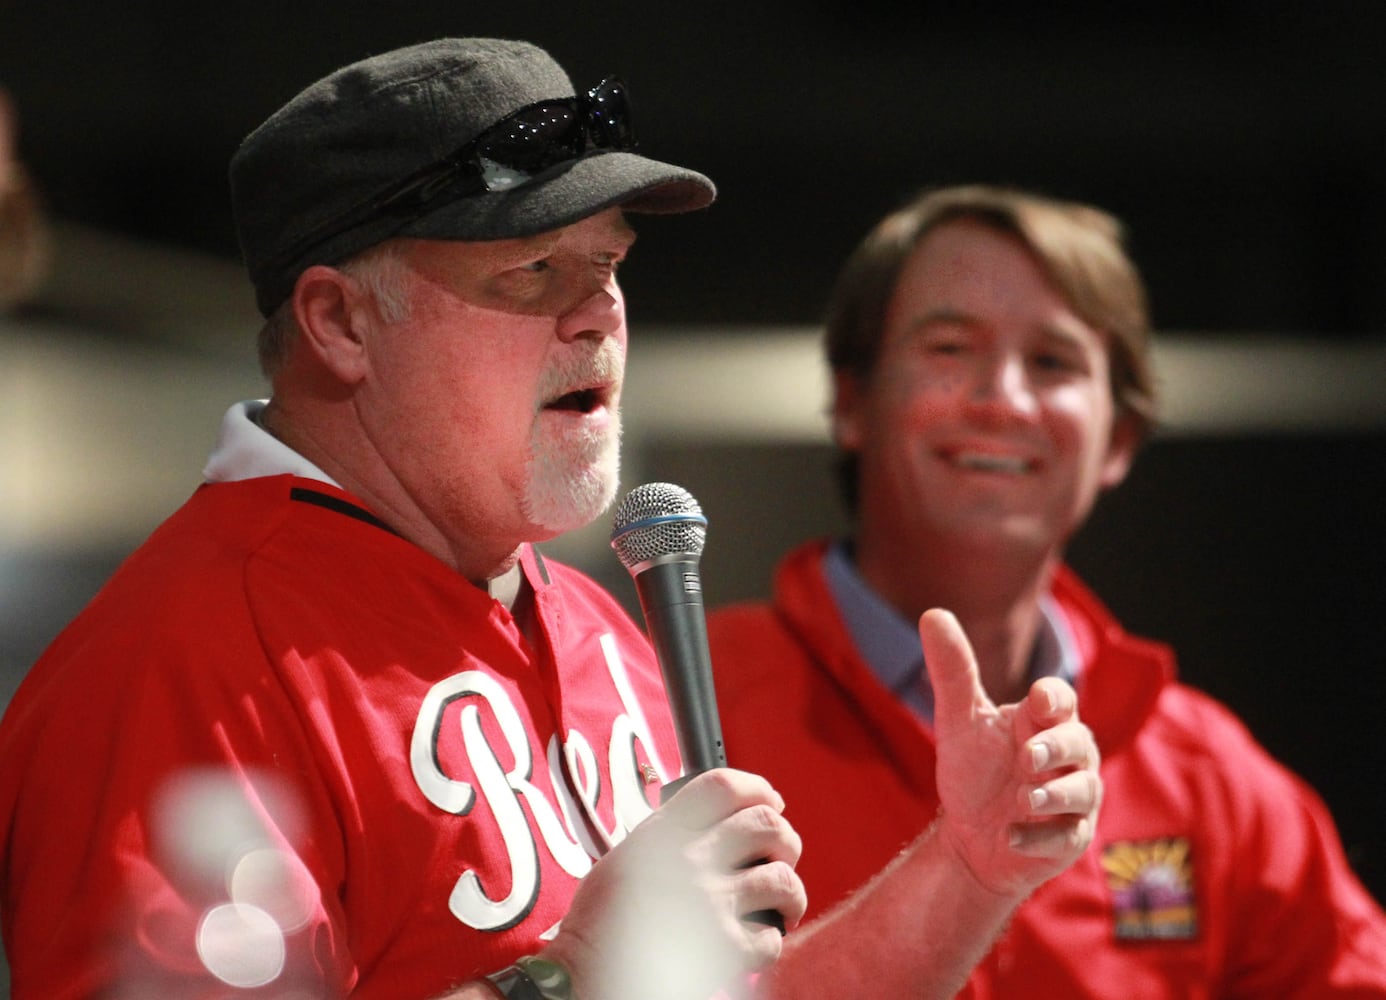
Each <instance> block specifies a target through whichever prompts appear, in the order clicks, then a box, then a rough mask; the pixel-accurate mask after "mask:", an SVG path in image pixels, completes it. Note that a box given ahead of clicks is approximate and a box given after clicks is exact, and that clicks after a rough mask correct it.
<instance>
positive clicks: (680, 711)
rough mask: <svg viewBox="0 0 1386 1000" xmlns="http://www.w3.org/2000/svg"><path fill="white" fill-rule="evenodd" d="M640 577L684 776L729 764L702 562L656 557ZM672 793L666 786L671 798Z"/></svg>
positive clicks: (638, 582)
mask: <svg viewBox="0 0 1386 1000" xmlns="http://www.w3.org/2000/svg"><path fill="white" fill-rule="evenodd" d="M635 583H636V590H637V591H638V592H639V594H640V610H641V611H642V612H644V615H645V630H646V632H647V633H648V634H649V637H650V642H651V643H652V644H653V645H654V648H655V656H656V657H657V658H658V659H659V669H660V672H661V673H662V674H663V675H664V689H665V691H666V692H667V694H668V698H669V709H670V711H671V712H672V713H673V716H674V729H675V734H676V735H677V737H678V741H679V753H680V754H681V755H682V757H683V766H684V771H685V772H686V775H685V777H684V778H681V779H679V782H682V781H685V780H687V778H691V777H692V776H694V775H697V774H701V773H702V772H704V771H709V770H711V769H712V768H714V767H726V766H727V754H726V750H725V749H724V747H723V745H722V723H721V720H720V719H719V718H718V715H717V692H716V691H715V690H714V688H713V682H712V657H711V654H710V653H709V652H708V645H707V620H706V617H705V615H704V613H703V588H702V582H701V580H700V579H699V576H698V566H697V563H696V561H690V560H689V559H688V558H683V559H678V560H669V561H665V562H661V563H656V564H655V565H653V566H651V567H649V568H648V569H646V570H644V571H643V572H642V573H640V574H639V575H638V576H636V578H635ZM671 784H672V783H671ZM675 790H677V789H675ZM672 794H673V791H667V790H666V791H665V792H664V795H665V797H666V798H667V797H668V796H669V795H672Z"/></svg>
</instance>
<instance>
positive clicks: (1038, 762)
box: [1021, 719, 1101, 776]
mask: <svg viewBox="0 0 1386 1000" xmlns="http://www.w3.org/2000/svg"><path fill="white" fill-rule="evenodd" d="M1021 753H1022V754H1023V760H1022V762H1021V763H1022V767H1023V768H1024V769H1025V770H1027V771H1028V773H1030V774H1033V775H1036V776H1043V775H1044V774H1046V773H1047V772H1050V771H1063V770H1071V769H1073V768H1081V769H1093V770H1096V769H1097V765H1098V762H1099V761H1100V760H1101V754H1100V753H1099V752H1098V749H1097V741H1096V740H1095V739H1093V735H1092V730H1091V729H1089V728H1088V727H1087V726H1086V725H1084V724H1083V723H1081V722H1079V721H1078V720H1077V719H1070V720H1069V721H1068V722H1061V723H1059V724H1058V725H1056V726H1051V727H1050V728H1048V729H1045V730H1043V731H1042V732H1039V733H1036V734H1035V735H1034V736H1031V737H1030V738H1029V739H1028V740H1026V741H1025V743H1024V744H1023V745H1022V747H1021Z"/></svg>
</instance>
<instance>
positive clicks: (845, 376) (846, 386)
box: [832, 371, 865, 451]
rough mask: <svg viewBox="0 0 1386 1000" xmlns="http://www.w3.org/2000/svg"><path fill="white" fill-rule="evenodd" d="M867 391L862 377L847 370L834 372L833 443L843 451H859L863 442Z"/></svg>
mask: <svg viewBox="0 0 1386 1000" xmlns="http://www.w3.org/2000/svg"><path fill="white" fill-rule="evenodd" d="M864 396H865V391H864V389H863V387H862V384H861V379H860V378H859V377H857V376H856V375H853V374H851V373H850V372H846V371H837V372H834V373H833V402H832V431H833V443H834V444H836V445H837V446H838V447H839V448H841V449H842V450H843V451H857V450H859V449H860V448H861V442H862V433H861V428H862V420H863V417H862V413H861V409H862V406H863V405H865V403H864V399H863V397H864Z"/></svg>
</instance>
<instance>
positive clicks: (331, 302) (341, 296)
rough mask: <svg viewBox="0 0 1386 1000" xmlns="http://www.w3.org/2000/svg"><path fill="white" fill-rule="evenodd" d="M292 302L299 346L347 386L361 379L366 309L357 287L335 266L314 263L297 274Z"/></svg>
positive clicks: (365, 364)
mask: <svg viewBox="0 0 1386 1000" xmlns="http://www.w3.org/2000/svg"><path fill="white" fill-rule="evenodd" d="M292 302H293V310H294V318H295V319H296V320H297V321H298V328H299V330H300V332H301V337H302V340H303V346H304V347H305V348H306V349H307V350H308V351H309V352H311V353H312V355H313V356H314V357H315V358H317V359H318V362H319V363H320V364H321V365H322V366H323V367H325V368H327V369H328V370H329V371H330V372H331V373H332V374H333V375H334V376H336V378H338V379H339V380H340V381H342V382H344V383H347V384H348V385H354V384H355V383H357V382H359V381H360V380H361V379H363V378H365V375H366V370H367V367H368V365H369V358H368V356H367V352H366V336H365V334H366V331H367V329H368V323H369V316H370V312H369V303H368V302H367V300H366V297H365V296H364V295H363V294H362V291H361V286H360V285H359V284H358V283H357V282H356V281H355V280H354V279H353V278H352V277H351V276H350V275H348V274H344V273H343V272H341V271H339V270H337V269H336V268H335V267H328V266H327V265H325V264H314V265H313V266H312V267H309V268H307V269H306V270H304V272H303V273H302V274H300V275H299V276H298V281H297V282H296V283H295V284H294V292H293V299H292Z"/></svg>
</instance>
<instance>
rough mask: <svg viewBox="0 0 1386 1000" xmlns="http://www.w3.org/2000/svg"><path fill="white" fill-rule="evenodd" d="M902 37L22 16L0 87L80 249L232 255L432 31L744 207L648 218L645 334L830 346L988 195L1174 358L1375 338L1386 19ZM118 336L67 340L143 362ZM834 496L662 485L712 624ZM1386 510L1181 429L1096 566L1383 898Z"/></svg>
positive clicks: (1128, 490)
mask: <svg viewBox="0 0 1386 1000" xmlns="http://www.w3.org/2000/svg"><path fill="white" fill-rule="evenodd" d="M897 6H899V5H897V4H895V3H884V2H878V0H856V2H853V3H823V2H820V3H801V4H790V3H784V2H762V3H747V4H739V3H738V4H718V3H708V4H702V5H696V4H659V3H631V2H620V0H616V2H607V3H604V4H600V5H596V4H557V3H554V4H550V3H534V2H506V3H501V4H495V3H485V4H482V3H468V2H451V3H442V2H418V3H393V4H391V3H362V2H337V3H330V4H329V3H325V2H321V0H308V2H295V0H287V2H280V3H275V4H270V3H243V2H242V3H237V2H226V3H215V4H192V3H175V2H172V0H126V2H123V3H119V4H110V5H96V4H92V5H86V4H82V5H77V4H71V3H63V2H50V3H24V4H17V3H8V4H4V5H0V85H4V86H6V87H8V88H9V90H10V91H11V93H12V95H13V97H14V98H15V100H16V102H17V104H18V107H19V110H20V114H21V119H22V126H23V127H22V135H21V152H22V153H23V155H24V158H25V159H26V161H27V162H28V164H29V166H30V168H31V170H32V171H33V173H34V174H36V175H37V177H38V178H39V181H40V183H41V185H42V187H43V189H44V192H45V195H46V198H47V201H48V204H49V206H50V209H51V210H52V212H53V214H54V216H55V217H56V218H59V219H65V220H70V221H73V222H77V223H81V224H84V225H89V226H92V227H96V228H98V229H104V230H109V231H111V232H113V233H120V234H123V235H126V236H132V237H136V238H138V239H141V240H147V241H150V242H154V243H159V244H164V245H168V246H173V247H178V248H183V249H188V250H194V251H198V252H202V253H207V254H211V255H215V256H220V257H225V258H227V259H228V260H229V259H234V257H235V254H236V247H235V240H234V236H233V233H232V230H231V225H230V220H229V211H228V207H227V197H226V185H225V167H226V162H227V159H228V157H229V156H230V154H231V152H232V151H233V150H234V148H235V146H236V144H237V143H238V142H239V140H240V139H241V138H242V137H243V136H244V135H245V134H246V133H247V132H249V131H250V130H251V129H252V128H253V127H254V126H255V125H257V124H258V123H259V122H260V121H261V120H262V119H263V118H264V117H265V116H266V115H268V114H269V113H270V112H271V111H273V110H274V109H275V108H276V107H278V106H279V105H280V104H281V103H282V102H283V101H285V100H286V99H288V98H289V97H290V96H291V95H292V94H293V93H294V92H296V91H297V90H298V89H299V88H300V87H301V86H303V85H305V84H306V83H308V82H310V81H311V80H313V79H315V78H317V77H319V76H321V75H322V74H324V73H326V72H328V71H330V70H331V69H333V68H335V67H337V66H339V65H341V64H344V63H346V62H349V61H352V60H355V59H357V58H360V57H363V56H365V55H368V54H370V53H373V52H377V51H381V50H384V49H387V48H391V47H394V46H396V45H401V44H406V43H411V42H415V41H422V40H426V39H428V38H432V37H437V36H440V35H444V34H476V35H485V34H491V35H499V36H506V37H523V38H528V39H530V40H533V41H536V42H539V43H540V44H542V45H544V46H545V47H546V48H548V49H549V50H550V51H551V52H553V53H554V55H555V56H556V57H557V58H558V59H559V61H560V62H562V63H563V64H564V65H565V66H566V67H567V68H568V69H569V71H570V73H571V75H572V76H573V78H574V80H575V82H577V83H578V85H579V86H580V87H585V86H587V85H589V84H590V83H593V82H595V81H596V80H597V79H599V78H600V77H601V76H603V75H605V74H607V73H609V72H613V71H615V72H618V73H620V74H621V75H623V76H624V77H625V79H626V80H627V82H628V84H629V85H630V87H631V90H632V92H633V94H634V98H635V101H636V110H637V113H638V125H639V128H640V132H641V135H642V139H643V141H644V143H645V147H646V149H647V150H648V151H650V152H651V153H653V154H655V155H658V156H661V157H663V158H667V159H672V160H674V161H676V162H680V163H684V164H686V165H689V166H693V167H696V168H699V169H702V170H704V171H705V172H706V173H708V174H709V175H711V176H712V177H713V178H714V179H715V180H716V181H717V182H718V184H719V186H720V188H721V197H720V199H719V201H718V203H717V205H715V206H714V207H713V208H712V209H711V210H709V211H708V212H706V213H701V214H700V215H697V216H690V217H683V218H679V219H649V220H645V221H641V222H640V223H639V228H640V230H641V234H642V236H641V246H640V250H639V252H638V253H637V254H635V256H634V257H633V258H632V259H631V260H630V261H629V262H628V264H627V265H626V266H625V269H624V271H623V281H624V284H625V287H626V290H627V294H628V295H629V297H630V299H631V303H632V308H631V314H632V325H633V328H635V329H637V331H638V330H639V328H640V327H641V326H648V327H650V328H658V327H659V326H661V325H665V326H668V325H677V324H697V325H716V326H719V327H723V326H725V327H726V328H727V329H730V330H735V329H736V328H738V327H742V326H745V327H753V326H755V325H757V324H767V323H771V324H781V323H788V324H812V323H815V322H816V321H817V320H818V318H819V314H820V311H821V308H822V305H823V301H824V298H825V295H826V287H827V285H828V283H829V282H830V280H831V278H832V275H833V273H834V272H835V269H836V267H837V264H838V262H839V261H840V260H841V258H842V257H843V256H844V255H845V254H846V253H847V251H848V250H849V249H850V247H851V246H852V245H853V244H854V243H855V241H856V240H857V239H858V238H859V237H860V235H861V234H862V233H863V232H864V230H865V229H866V228H867V227H868V225H869V224H870V223H871V222H872V221H874V219H875V218H876V217H877V216H879V215H880V214H882V213H883V212H885V211H886V210H888V209H889V208H891V207H893V206H894V205H895V204H897V203H898V202H899V201H900V200H902V199H903V198H904V197H906V196H907V195H908V194H910V193H912V192H913V191H914V190H915V189H917V188H918V187H920V186H924V185H933V184H940V183H952V182H961V181H974V180H985V181H994V182H1008V183H1016V184H1020V185H1024V186H1027V187H1032V188H1037V189H1040V190H1044V191H1048V192H1050V193H1053V194H1058V195H1064V196H1071V197H1076V198H1080V199H1083V200H1087V201H1092V202H1095V203H1097V204H1100V205H1102V206H1104V207H1106V208H1108V209H1110V210H1112V211H1114V212H1115V213H1116V214H1117V215H1119V216H1120V217H1121V218H1123V219H1124V220H1125V221H1126V222H1127V223H1128V225H1129V227H1130V231H1131V237H1132V239H1131V245H1132V250H1133V253H1134V255H1135V257H1136V259H1137V261H1138V262H1139V263H1140V264H1141V266H1142V268H1143V270H1144V272H1145V274H1146V277H1147V280H1148V284H1149V288H1150V292H1151V296H1152V300H1153V306H1154V316H1155V320H1156V324H1157V326H1158V327H1159V328H1160V329H1162V330H1165V331H1186V332H1190V333H1194V334H1198V335H1201V336H1205V337H1209V338H1215V339H1224V340H1228V341H1236V340H1239V339H1246V338H1249V337H1251V336H1252V335H1255V334H1261V333H1277V334H1279V333H1283V334H1287V335H1292V336H1296V337H1301V338H1308V339H1309V340H1310V341H1311V342H1318V343H1322V344H1323V345H1324V346H1325V348H1326V349H1327V348H1329V347H1331V346H1332V345H1334V344H1342V343H1344V342H1349V341H1351V342H1365V341H1367V340H1380V338H1382V337H1383V335H1386V69H1383V62H1382V53H1383V52H1386V17H1384V16H1383V11H1384V10H1386V8H1383V5H1381V4H1379V3H1375V2H1360V3H1341V2H1328V3H1316V4H1294V5H1290V4H1266V3H1252V2H1226V3H1200V4H1184V3H1173V2H1171V3H1160V4H1141V3H1134V4H1091V3H1089V4H1081V3H1078V4H1064V5H1052V6H1051V5H1043V4H1035V3H996V4H977V5H966V7H965V8H964V5H957V4H949V5H943V4H929V3H923V4H913V5H908V8H907V9H906V10H897V9H896V8H897ZM43 308H44V309H46V310H49V311H51V312H53V313H55V314H59V315H61V314H63V313H64V311H65V310H66V311H68V312H69V313H80V312H82V311H83V310H85V311H86V312H88V313H90V312H91V311H92V310H93V308H94V307H93V306H92V305H91V304H90V303H89V302H88V303H85V304H83V305H81V306H75V305H70V304H69V305H65V304H64V303H62V302H48V303H45V304H44V305H43ZM97 311H98V312H100V313H101V314H100V315H95V316H92V315H68V316H64V317H62V318H67V319H75V320H78V321H83V322H89V323H90V324H91V325H96V326H99V327H100V328H101V329H103V330H105V331H107V332H108V333H109V334H110V335H112V336H123V337H129V338H139V337H141V336H142V335H143V334H144V331H143V330H142V329H141V327H140V324H139V323H138V321H136V320H133V319H131V318H129V317H127V316H125V315H123V314H122V313H121V312H120V311H119V310H118V309H115V308H112V309H110V310H105V311H103V310H100V309H99V308H98V309H97ZM1383 375H1386V372H1384V373H1383ZM1249 377H1250V376H1249ZM1267 405H1268V406H1270V407H1273V406H1274V401H1273V400H1268V403H1267ZM827 466H828V456H827V454H826V451H825V450H824V449H814V448H803V447H766V448H763V449H758V448H756V447H754V446H728V445H716V444H709V445H706V446H699V445H685V446H679V447H670V448H667V449H661V451H660V453H659V454H658V455H654V456H649V457H648V459H647V463H646V468H647V469H649V470H650V471H651V472H652V473H654V475H653V476H652V477H651V478H669V479H672V480H673V481H676V482H683V483H685V484H686V485H687V486H688V487H689V488H690V489H691V490H692V491H693V492H694V493H695V495H698V496H699V497H700V498H701V499H703V501H704V506H705V507H706V508H707V509H708V510H709V515H710V517H712V518H713V519H714V524H715V525H718V526H719V527H718V528H717V529H716V531H717V533H714V536H713V542H712V543H711V544H710V546H709V550H708V554H707V556H706V558H705V566H706V572H705V577H706V579H707V585H708V591H709V594H708V596H709V600H710V601H711V602H714V603H715V602H717V601H718V600H719V599H720V598H730V597H736V596H746V595H754V594H756V593H760V592H763V591H764V589H765V586H766V583H767V579H768V572H769V566H770V564H771V562H773V560H774V558H775V557H776V556H777V555H778V554H779V553H780V552H781V551H783V549H784V548H785V547H787V546H788V545H789V544H791V543H792V541H794V540H795V539H796V538H798V537H801V536H802V535H805V534H809V533H816V532H818V531H822V530H826V529H831V528H833V527H834V526H836V525H837V523H838V520H837V518H838V514H837V509H836V505H835V502H834V500H833V498H832V495H831V486H830V484H829V479H828V474H827ZM787 483H791V484H795V485H792V486H787V485H786V484H787ZM1383 483H1386V428H1382V427H1380V426H1376V427H1375V428H1371V427H1368V428H1357V429H1352V430H1341V431H1335V430H1322V429H1320V430H1310V431H1299V432H1283V433H1280V432H1269V431H1264V430H1263V431H1258V432H1255V433H1248V434H1238V433H1235V432H1218V433H1216V434H1213V433H1208V434H1185V435H1170V436H1164V437H1161V438H1157V439H1156V441H1155V442H1154V443H1152V445H1151V446H1150V447H1149V449H1148V450H1147V452H1146V454H1145V455H1144V456H1143V457H1142V459H1141V460H1140V461H1139V462H1138V463H1137V466H1136V468H1135V471H1134V472H1133V474H1132V476H1131V478H1130V480H1129V481H1128V483H1127V484H1126V486H1125V487H1123V489H1122V490H1120V491H1118V492H1117V493H1116V494H1114V495H1112V496H1111V497H1108V498H1106V499H1105V500H1104V501H1103V502H1102V504H1100V505H1099V508H1098V510H1097V513H1096V515H1095V517H1094V519H1093V522H1092V524H1091V525H1090V527H1089V529H1088V530H1087V531H1086V532H1085V533H1084V534H1083V535H1082V536H1080V539H1079V540H1078V542H1077V543H1076V545H1075V547H1074V550H1073V553H1072V555H1073V559H1074V561H1075V563H1077V564H1078V566H1079V568H1080V569H1081V570H1082V571H1083V572H1084V573H1085V574H1086V575H1087V576H1088V578H1089V580H1090V581H1091V582H1093V583H1094V584H1095V586H1096V588H1097V590H1098V591H1099V592H1100V593H1102V594H1104V595H1105V596H1106V597H1107V599H1108V600H1109V601H1110V603H1111V604H1112V606H1113V607H1114V609H1115V610H1116V611H1117V613H1118V614H1119V615H1120V616H1121V617H1122V618H1123V619H1124V620H1125V621H1126V623H1127V624H1128V626H1130V627H1131V628H1132V629H1133V630H1136V631H1140V632H1143V633H1145V634H1148V635H1152V636H1154V637H1157V638H1161V639H1165V640H1167V641H1170V642H1172V643H1173V644H1175V645H1176V647H1177V648H1178V649H1179V651H1180V653H1181V660H1182V665H1183V669H1184V672H1185V676H1186V678H1187V679H1189V680H1191V681H1192V682H1194V683H1196V684H1198V685H1199V686H1201V687H1204V688H1205V689H1207V690H1209V691H1211V692H1213V693H1214V694H1216V695H1218V696H1219V697H1222V698H1223V699H1224V700H1226V701H1228V702H1229V703H1231V704H1232V705H1233V706H1235V707H1236V708H1237V709H1238V711H1239V712H1240V713H1241V714H1242V715H1243V717H1244V718H1245V719H1246V720H1247V722H1248V724H1249V725H1250V726H1251V728H1252V730H1253V731H1254V732H1255V733H1256V734H1257V735H1258V736H1259V737H1260V738H1261V739H1262V740H1263V741H1264V742H1265V743H1266V744H1267V746H1268V747H1270V748H1271V750H1272V751H1273V752H1274V753H1276V754H1277V755H1278V756H1280V757H1281V758H1282V759H1284V760H1286V761H1287V762H1288V763H1290V764H1291V765H1292V766H1293V767H1295V768H1296V769H1297V770H1298V771H1299V772H1300V773H1302V774H1303V775H1305V776H1306V777H1307V778H1308V779H1310V780H1311V781H1312V782H1313V783H1314V784H1315V786H1316V787H1318V788H1319V789H1320V791H1321V792H1322V793H1323V794H1324V796H1325V798H1326V799H1327V800H1328V801H1329V803H1330V805H1331V806H1332V807H1333V809H1334V812H1335V815H1336V817H1337V819H1338V821H1339V823H1340V825H1341V827H1342V830H1343V834H1344V840H1345V842H1346V844H1347V846H1348V849H1349V852H1350V856H1351V858H1352V860H1353V862H1354V864H1355V865H1356V866H1357V869H1358V871H1359V872H1360V873H1361V874H1362V876H1363V877H1364V879H1365V880H1366V881H1367V883H1368V885H1369V887H1371V888H1372V890H1373V891H1374V892H1375V894H1376V895H1377V897H1378V898H1379V899H1386V842H1384V841H1383V837H1382V834H1381V830H1382V827H1383V824H1384V823H1386V802H1383V791H1382V789H1383V781H1382V778H1381V773H1382V770H1383V767H1386V747H1384V746H1383V741H1382V740H1381V738H1380V737H1379V735H1378V733H1379V730H1380V711H1379V708H1378V706H1380V705H1381V704H1382V703H1383V702H1384V701H1386V681H1383V673H1386V670H1384V669H1383V668H1386V655H1384V654H1383V652H1382V649H1383V647H1382V643H1381V639H1380V630H1381V623H1382V619H1383V615H1382V604H1383V597H1384V596H1386V569H1383V567H1386V534H1383V532H1382V530H1381V524H1380V521H1381V515H1380V500H1379V497H1380V495H1381V489H1382V485H1383ZM718 498H727V499H726V500H725V501H719V499H718ZM719 503H725V506H719ZM743 513H744V514H748V515H749V516H747V517H742V516H741V515H742V514H743ZM719 515H720V518H719ZM752 525H754V527H752ZM120 554H121V553H120V552H106V553H85V554H84V553H78V554H76V555H71V554H55V555H54V557H53V558H52V559H51V560H47V561H46V562H45V563H44V564H43V565H36V566H33V567H30V569H31V570H32V573H33V576H32V579H34V580H35V584H34V586H35V589H34V590H33V591H32V592H31V593H30V594H29V595H28V598H27V604H26V605H25V607H24V608H23V616H24V620H25V623H26V624H27V625H28V630H27V631H26V632H25V634H24V635H19V634H18V633H16V632H14V631H12V632H11V633H10V635H9V636H8V637H0V639H3V640H4V642H8V644H9V646H10V648H11V649H15V648H19V647H23V646H24V644H25V643H31V642H33V641H35V639H36V637H41V638H46V635H44V633H46V632H48V631H49V630H50V629H56V628H57V627H58V624H59V623H60V622H61V620H63V619H64V618H65V617H66V616H67V615H68V614H70V613H71V608H70V607H68V606H66V605H61V606H58V605H55V603H54V602H51V601H50V602H48V603H47V604H46V605H45V603H44V601H43V594H44V593H45V590H44V587H45V581H47V580H53V579H56V578H58V577H61V578H62V579H64V580H67V581H69V582H70V581H72V580H74V579H76V580H79V581H82V582H81V583H80V585H79V586H80V587H91V588H94V587H95V586H96V585H97V582H99V580H100V579H101V577H102V576H104V573H105V572H106V570H107V568H108V565H107V564H108V563H109V562H112V561H113V560H114V559H115V558H118V557H119V555H120ZM733 556H735V558H733ZM617 583H618V585H620V584H621V582H620V581H618V582H617ZM626 586H628V584H627V585H626ZM719 587H720V590H719ZM622 594H623V596H624V597H626V598H627V599H629V596H630V595H629V592H628V591H622ZM11 617H12V619H13V617H14V616H13V615H12V616H11ZM0 624H6V623H4V622H0ZM8 625H9V626H10V627H11V628H13V626H14V621H13V620H11V621H10V622H9V623H8ZM0 645H3V643H0ZM0 975H3V973H2V972H0Z"/></svg>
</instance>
